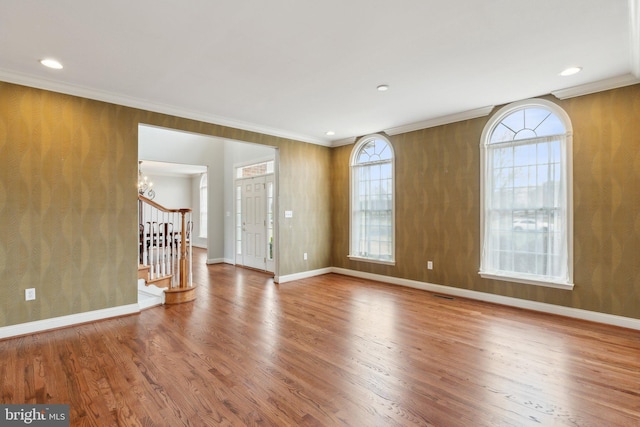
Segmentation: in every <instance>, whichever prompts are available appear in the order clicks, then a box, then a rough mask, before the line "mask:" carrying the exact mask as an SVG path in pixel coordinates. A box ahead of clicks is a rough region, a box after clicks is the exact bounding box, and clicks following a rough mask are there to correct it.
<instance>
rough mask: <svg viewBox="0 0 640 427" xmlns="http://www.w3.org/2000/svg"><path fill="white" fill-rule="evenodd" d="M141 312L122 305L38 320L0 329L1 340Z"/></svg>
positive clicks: (132, 307)
mask: <svg viewBox="0 0 640 427" xmlns="http://www.w3.org/2000/svg"><path fill="white" fill-rule="evenodd" d="M139 312H140V307H139V306H138V304H128V305H121V306H118V307H111V308H105V309H102V310H94V311H87V312H85V313H78V314H70V315H68V316H60V317H54V318H51V319H44V320H36V321H34V322H27V323H21V324H19V325H12V326H4V327H2V328H0V339H3V338H11V337H17V336H21V335H28V334H34V333H36V332H43V331H48V330H51V329H58V328H64V327H67V326H72V325H79V324H81V323H89V322H95V321H97V320H103V319H109V318H112V317H120V316H126V315H129V314H135V313H139Z"/></svg>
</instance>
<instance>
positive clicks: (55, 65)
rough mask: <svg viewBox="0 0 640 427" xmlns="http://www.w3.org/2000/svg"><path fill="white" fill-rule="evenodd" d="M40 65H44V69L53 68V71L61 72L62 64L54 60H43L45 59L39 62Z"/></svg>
mask: <svg viewBox="0 0 640 427" xmlns="http://www.w3.org/2000/svg"><path fill="white" fill-rule="evenodd" d="M40 63H41V64H42V65H44V66H45V67H49V68H53V69H55V70H61V69H62V64H61V63H60V62H58V61H56V60H55V59H51V58H45V59H42V60H40Z"/></svg>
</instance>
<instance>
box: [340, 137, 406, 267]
mask: <svg viewBox="0 0 640 427" xmlns="http://www.w3.org/2000/svg"><path fill="white" fill-rule="evenodd" d="M394 218H395V214H394V154H393V147H392V146H391V143H390V142H389V140H388V139H387V138H385V137H384V136H382V135H369V136H366V137H364V138H362V139H360V141H358V143H357V144H356V145H355V147H354V148H353V151H352V153H351V223H350V225H351V227H350V234H351V242H350V249H349V258H351V259H358V260H365V261H371V262H380V263H389V264H393V263H394V262H395V242H394V240H395V239H394V234H395V225H394Z"/></svg>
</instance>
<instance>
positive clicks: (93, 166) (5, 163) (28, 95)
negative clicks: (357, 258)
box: [0, 82, 331, 327]
mask: <svg viewBox="0 0 640 427" xmlns="http://www.w3.org/2000/svg"><path fill="white" fill-rule="evenodd" d="M139 123H144V124H150V125H156V126H162V127H166V128H172V129H179V130H184V131H191V132H196V133H201V134H205V135H213V136H218V137H222V138H230V139H234V140H239V141H247V142H253V143H259V144H265V145H270V146H274V147H277V148H278V149H279V159H280V163H279V173H280V175H279V177H280V181H279V191H280V218H281V226H280V234H279V236H280V260H281V262H280V271H279V273H280V275H288V274H293V273H297V272H301V271H307V270H314V269H320V268H325V267H329V266H330V256H331V253H330V244H329V243H330V242H329V239H328V237H327V236H329V235H330V210H329V207H330V199H329V194H330V193H329V190H330V188H329V185H328V182H329V178H330V168H329V160H330V149H329V148H326V147H320V146H316V145H312V144H306V143H302V142H297V141H292V140H288V139H284V138H278V137H273V136H268V135H263V134H258V133H255V132H248V131H242V130H238V129H233V128H228V127H224V126H219V125H213V124H208V123H203V122H198V121H194V120H187V119H182V118H178V117H173V116H167V115H163V114H158V113H152V112H147V111H142V110H138V109H133V108H128V107H123V106H118V105H114V104H108V103H104V102H99V101H93V100H89V99H84V98H79V97H74V96H69V95H63V94H59V93H53V92H48V91H43V90H39V89H34V88H29V87H24V86H18V85H13V84H9V83H3V82H0V327H2V326H10V325H16V324H20V323H25V322H30V321H36V320H43V319H49V318H53V317H58V316H64V315H70V314H77V313H82V312H88V311H93V310H99V309H104V308H111V307H117V306H121V305H127V304H134V303H136V302H137V255H136V251H137V249H136V248H137V246H136V245H137V242H136V240H137V224H136V222H137V219H136V218H137V192H136V187H135V183H136V180H137V157H138V140H137V138H138V136H137V132H138V124H139ZM284 209H287V210H293V211H294V217H293V218H291V219H287V220H284V219H282V218H283V211H284ZM304 248H309V249H308V250H307V249H304ZM302 251H307V252H309V253H310V256H309V260H308V261H303V259H302ZM31 287H34V288H36V294H37V299H36V300H35V301H25V300H24V290H25V289H26V288H31Z"/></svg>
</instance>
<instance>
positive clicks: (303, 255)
mask: <svg viewBox="0 0 640 427" xmlns="http://www.w3.org/2000/svg"><path fill="white" fill-rule="evenodd" d="M302 258H303V259H304V260H305V261H306V260H307V253H306V252H305V253H304V254H302Z"/></svg>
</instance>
